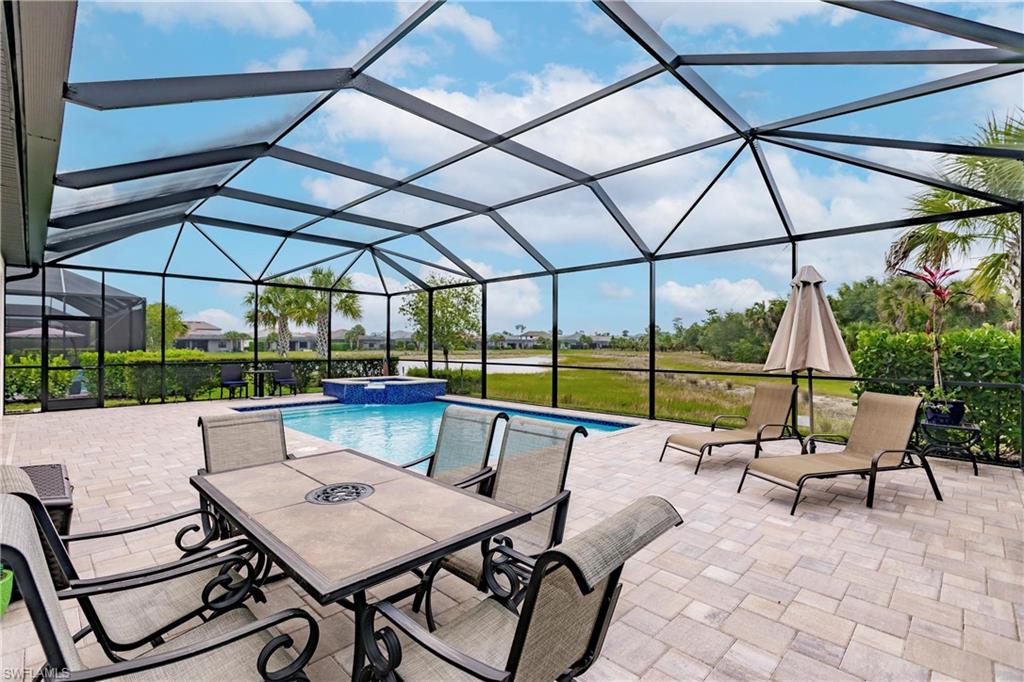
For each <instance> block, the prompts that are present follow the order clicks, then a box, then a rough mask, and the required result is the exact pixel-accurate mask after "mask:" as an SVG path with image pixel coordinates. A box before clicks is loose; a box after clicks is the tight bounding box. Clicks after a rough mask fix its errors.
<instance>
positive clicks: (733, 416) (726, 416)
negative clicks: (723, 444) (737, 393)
mask: <svg viewBox="0 0 1024 682" xmlns="http://www.w3.org/2000/svg"><path fill="white" fill-rule="evenodd" d="M720 419H739V420H742V421H743V424H744V425H746V423H747V418H746V417H744V416H743V415H742V414H719V415H716V416H715V418H714V419H712V420H711V430H712V431H714V430H715V428H716V427H717V426H718V421H719V420H720Z"/></svg>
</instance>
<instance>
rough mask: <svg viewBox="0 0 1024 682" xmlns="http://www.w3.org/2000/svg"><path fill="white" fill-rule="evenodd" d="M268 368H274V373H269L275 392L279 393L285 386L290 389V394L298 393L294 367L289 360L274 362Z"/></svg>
mask: <svg viewBox="0 0 1024 682" xmlns="http://www.w3.org/2000/svg"><path fill="white" fill-rule="evenodd" d="M270 368H271V369H272V370H274V373H273V374H271V375H270V377H271V380H272V381H273V382H274V390H276V391H277V394H278V395H280V394H281V389H282V388H285V387H287V388H288V389H290V390H291V392H292V395H298V393H299V382H298V380H297V379H296V378H295V368H294V367H293V366H292V363H290V362H275V363H273V364H272V365H271V366H270Z"/></svg>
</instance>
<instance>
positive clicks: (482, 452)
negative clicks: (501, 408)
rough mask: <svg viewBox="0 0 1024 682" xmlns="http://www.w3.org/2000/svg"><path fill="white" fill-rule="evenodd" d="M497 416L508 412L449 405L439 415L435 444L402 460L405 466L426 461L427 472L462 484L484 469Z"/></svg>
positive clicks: (475, 477) (484, 470) (431, 475)
mask: <svg viewBox="0 0 1024 682" xmlns="http://www.w3.org/2000/svg"><path fill="white" fill-rule="evenodd" d="M499 420H505V421H506V422H507V421H508V415H507V414H505V413H504V412H496V411H494V410H482V409H479V408H474V407H466V406H465V405H455V404H452V405H449V406H448V407H446V408H445V410H444V414H443V415H442V416H441V428H440V430H439V431H438V433H437V445H436V446H435V447H434V450H433V452H431V453H430V454H427V455H424V456H423V457H420V458H419V459H417V460H414V461H412V462H409V463H408V464H403V465H402V466H403V468H405V469H409V468H412V467H414V466H419V465H420V464H423V463H424V462H426V463H427V476H428V477H429V478H434V479H437V480H439V481H441V482H442V483H448V484H449V485H460V484H461V485H465V483H464V482H465V481H467V480H474V479H477V478H478V477H479V476H480V475H481V474H484V473H486V472H487V471H488V469H487V459H488V457H489V456H490V454H491V445H492V443H493V442H494V432H495V430H496V427H497V425H498V421H499Z"/></svg>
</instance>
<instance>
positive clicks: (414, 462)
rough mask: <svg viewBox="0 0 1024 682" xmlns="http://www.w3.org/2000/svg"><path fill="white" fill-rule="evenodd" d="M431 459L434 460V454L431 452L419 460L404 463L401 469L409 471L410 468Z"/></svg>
mask: <svg viewBox="0 0 1024 682" xmlns="http://www.w3.org/2000/svg"><path fill="white" fill-rule="evenodd" d="M432 459H434V453H433V452H431V453H430V454H428V455H423V456H422V457H420V458H419V459H414V460H413V461H411V462H406V463H405V464H403V465H402V468H403V469H410V468H412V467H414V466H416V465H417V464H423V463H424V462H429V461H430V460H432Z"/></svg>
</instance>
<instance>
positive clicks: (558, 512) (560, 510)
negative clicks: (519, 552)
mask: <svg viewBox="0 0 1024 682" xmlns="http://www.w3.org/2000/svg"><path fill="white" fill-rule="evenodd" d="M577 435H582V436H583V437H584V438H586V437H587V435H588V433H587V429H586V428H584V427H583V426H577V427H576V428H575V429H573V430H572V432H571V433H570V434H569V446H568V452H566V453H565V463H564V464H563V466H562V472H561V477H560V479H559V481H558V488H559V490H560V492H559V493H558V494H557V495H555V496H554V497H552V498H550V499H548V500H546V501H544V502H542V503H541V504H539V505H538V506H537V507H535V508H534V509H531V510H529V511H530V518H533V517H534V516H537V515H538V514H542V513H544V512H546V511H547V510H549V509H552V508H554V510H555V511H554V519H553V521H552V524H551V535H550V537H549V538H548V543H547V547H546V548H545V549H549V548H551V547H554V546H555V545H558V544H560V543H561V542H562V539H563V538H564V536H565V522H566V520H567V519H568V517H569V497H570V495H571V491H569V490H566V489H565V479H566V478H567V476H568V475H569V462H570V460H571V459H572V449H573V446H574V445H575V442H576V436H577ZM504 455H505V453H504V450H503V451H502V453H501V454H500V455H499V458H500V457H503V456H504ZM497 473H498V472H497V470H495V469H493V468H492V467H486V468H485V469H483V470H482V471H480V472H479V473H478V474H476V475H474V476H470V477H469V478H467V479H463V480H462V481H460V483H459V486H460V487H463V488H471V487H473V486H475V485H479V486H480V494H481V495H483V496H485V497H493V496H494V480H495V477H496V476H497ZM492 541H495V542H499V541H500V544H502V545H503V546H505V547H507V548H509V549H512V547H513V541H512V539H511V538H508V537H507V536H495V537H494V538H487V539H486V540H484V541H483V542H481V543H480V552H481V557H486V556H487V555H488V553H489V552H490V551H491V543H492ZM442 561H443V559H438V560H436V561H433V562H431V564H430V566H428V567H427V570H426V571H423V575H422V577H421V578H420V583H419V585H415V586H413V587H410V588H408V589H406V590H403V591H402V592H399V593H398V594H396V595H393V598H394V600H396V601H397V600H399V599H404V598H405V597H407V596H413V597H414V598H413V603H412V610H413V612H414V613H419V612H420V609H422V610H423V615H424V617H425V618H426V620H427V627H428V628H429V629H430V631H431V632H433V631H434V630H436V629H437V625H436V623H435V622H434V609H433V604H432V601H431V593H432V592H433V587H434V579H435V578H436V577H437V574H438V572H440V570H441V568H442V566H441V564H442ZM475 587H476V588H477V589H478V590H480V591H486V589H487V585H486V584H485V581H482V582H481V584H478V585H476V586H475Z"/></svg>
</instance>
